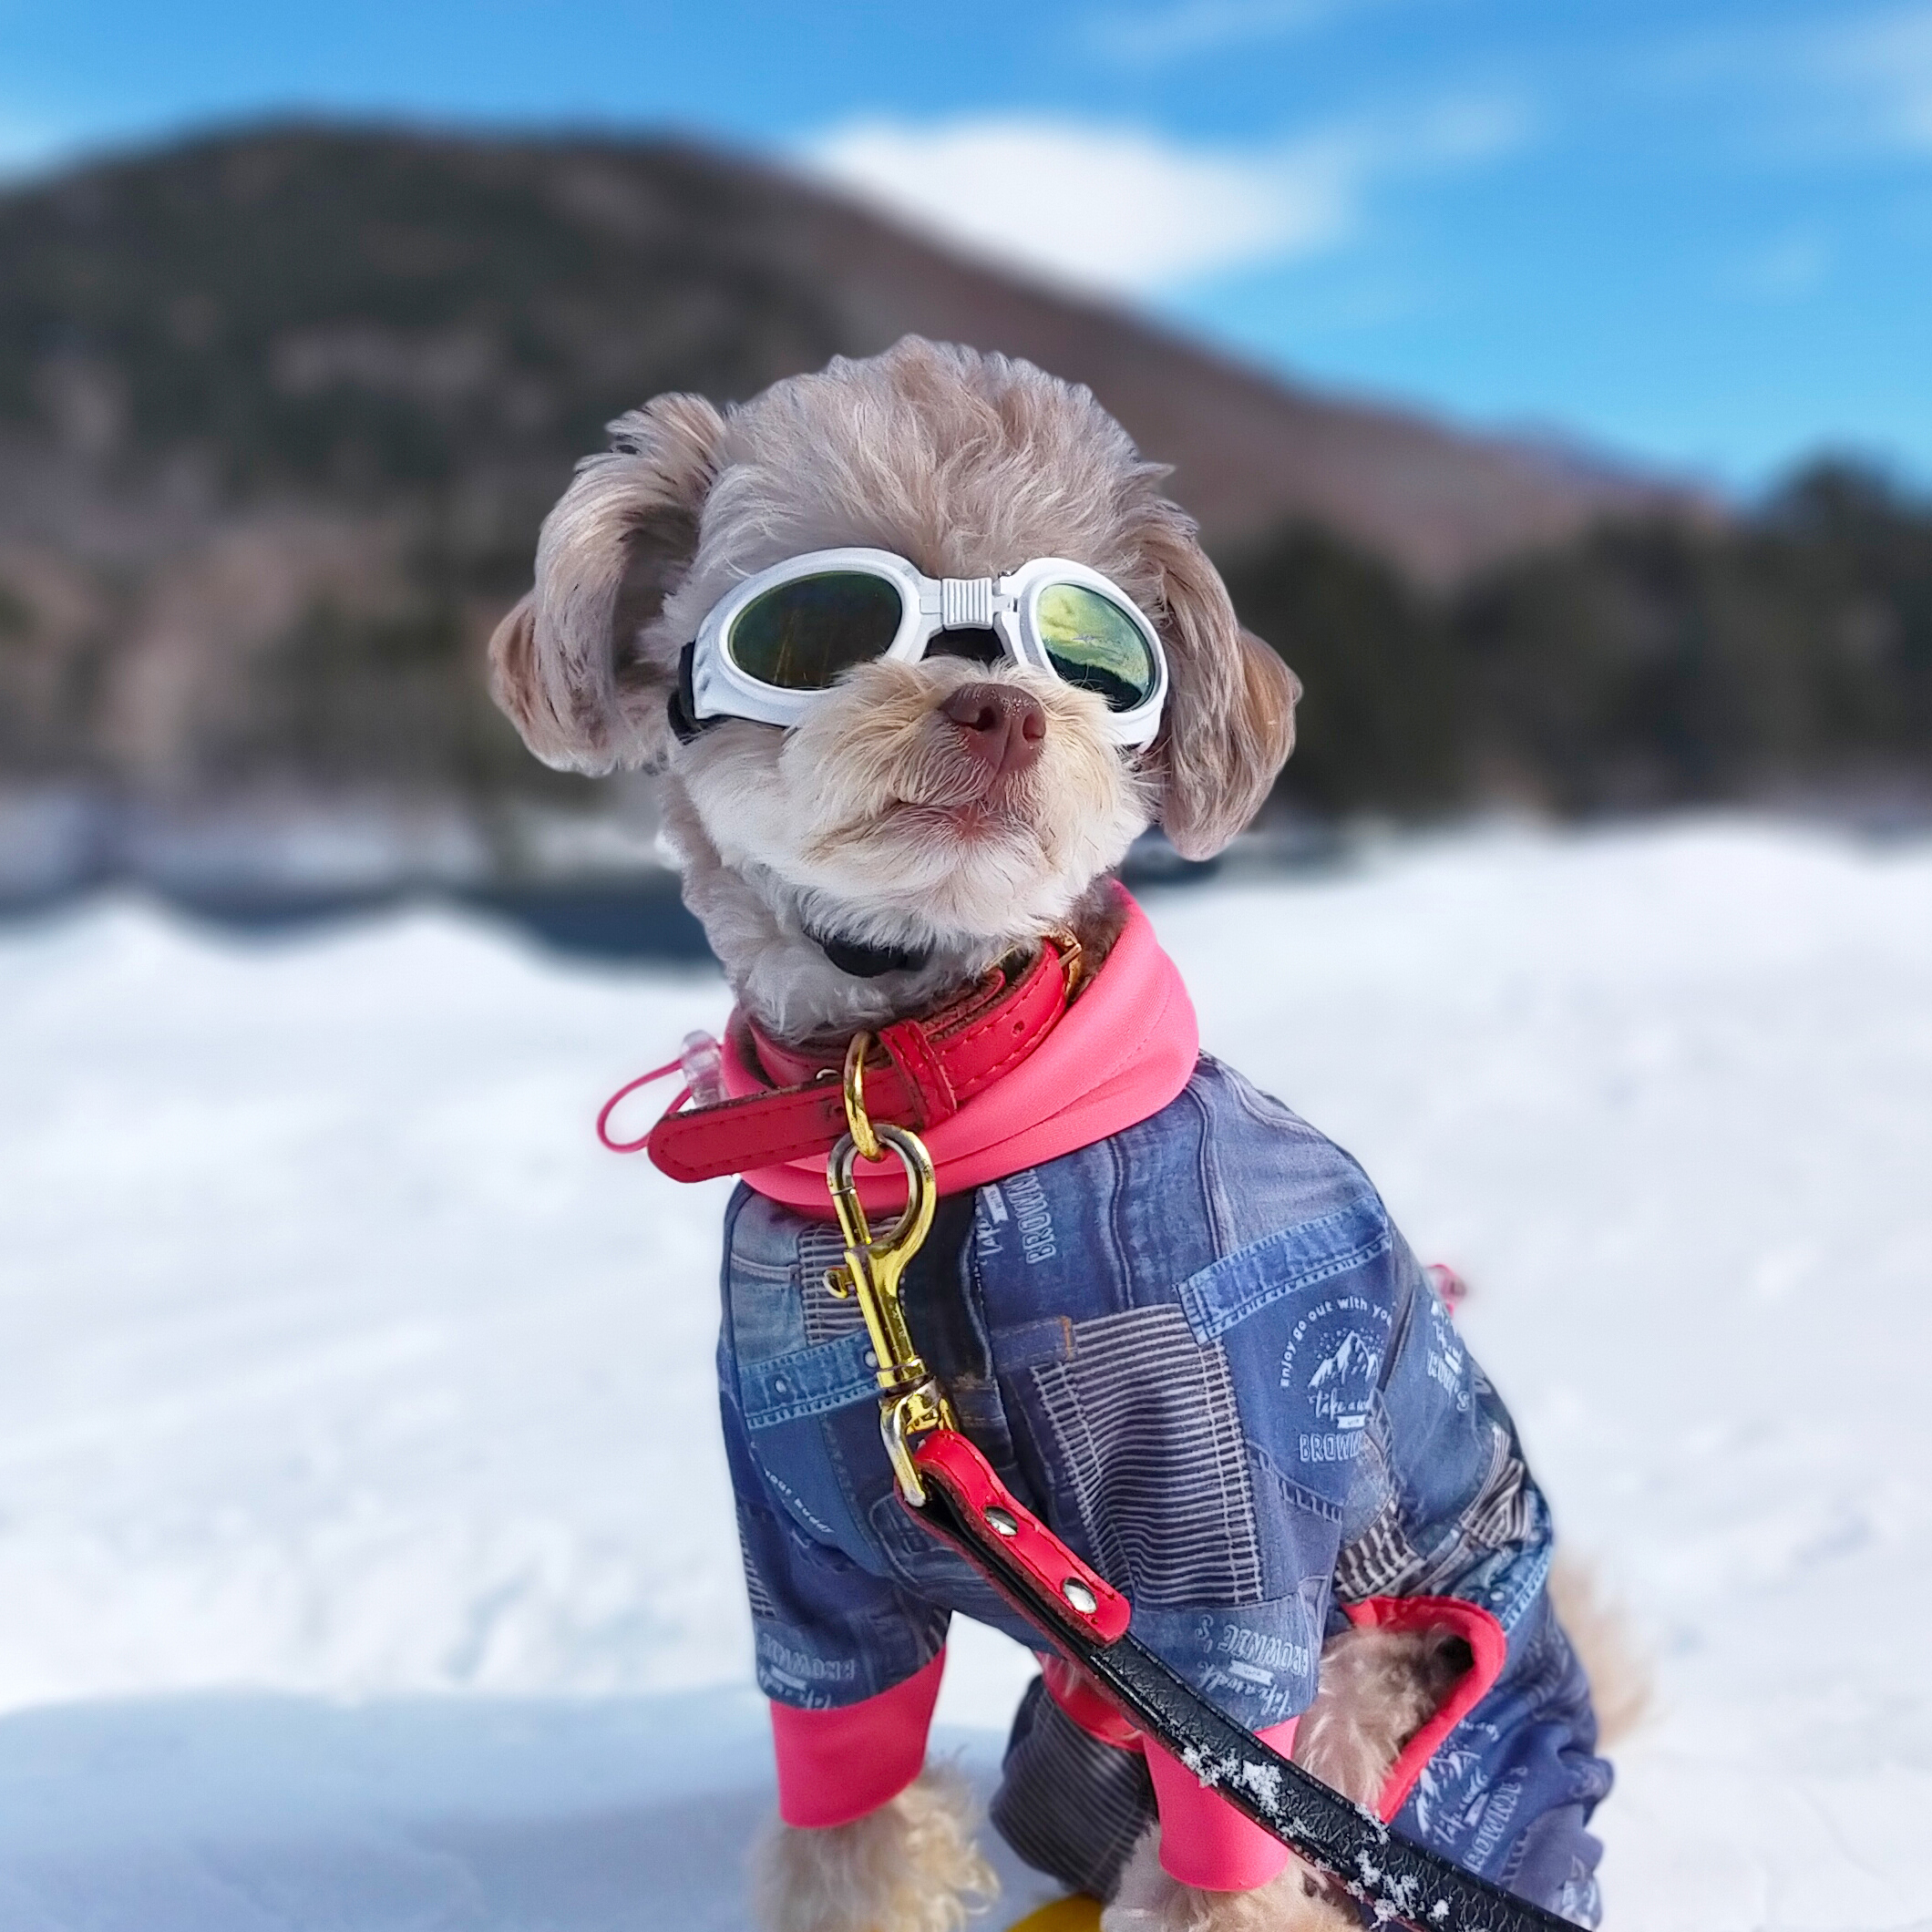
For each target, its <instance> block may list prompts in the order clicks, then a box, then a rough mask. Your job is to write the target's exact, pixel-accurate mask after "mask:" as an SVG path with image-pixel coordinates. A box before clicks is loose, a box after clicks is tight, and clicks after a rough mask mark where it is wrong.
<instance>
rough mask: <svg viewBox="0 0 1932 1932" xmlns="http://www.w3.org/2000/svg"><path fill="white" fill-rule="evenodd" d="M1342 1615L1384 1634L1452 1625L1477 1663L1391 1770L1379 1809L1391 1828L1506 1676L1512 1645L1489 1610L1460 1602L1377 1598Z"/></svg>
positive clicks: (1352, 1605) (1344, 1607)
mask: <svg viewBox="0 0 1932 1932" xmlns="http://www.w3.org/2000/svg"><path fill="white" fill-rule="evenodd" d="M1342 1610H1343V1612H1344V1614H1345V1615H1346V1616H1347V1618H1348V1619H1349V1621H1350V1622H1351V1623H1352V1624H1355V1625H1357V1626H1358V1627H1359V1626H1361V1625H1363V1624H1373V1625H1378V1626H1380V1627H1381V1628H1382V1629H1392V1630H1410V1629H1416V1628H1417V1627H1418V1626H1421V1627H1423V1628H1424V1629H1427V1628H1429V1627H1432V1626H1434V1627H1437V1628H1440V1627H1441V1626H1442V1625H1444V1624H1446V1625H1448V1627H1449V1628H1450V1629H1452V1630H1454V1632H1455V1634H1456V1635H1457V1636H1458V1637H1460V1638H1461V1639H1463V1640H1464V1642H1465V1643H1466V1644H1467V1645H1468V1646H1469V1654H1470V1655H1471V1657H1473V1658H1474V1659H1475V1662H1474V1664H1472V1665H1471V1667H1470V1668H1469V1669H1468V1670H1465V1671H1464V1673H1463V1675H1462V1677H1461V1678H1460V1679H1458V1680H1457V1682H1456V1686H1455V1689H1454V1690H1453V1691H1451V1692H1450V1693H1449V1695H1448V1696H1447V1697H1446V1698H1444V1700H1443V1701H1442V1703H1441V1705H1440V1706H1439V1707H1438V1708H1437V1710H1436V1713H1435V1715H1434V1717H1432V1718H1431V1719H1430V1720H1429V1721H1428V1722H1427V1723H1426V1724H1424V1725H1423V1728H1422V1729H1421V1730H1420V1731H1418V1732H1416V1733H1415V1735H1414V1736H1413V1738H1411V1739H1410V1740H1409V1742H1407V1743H1406V1744H1405V1745H1403V1752H1402V1755H1401V1756H1400V1757H1399V1758H1397V1759H1396V1761H1395V1762H1394V1763H1392V1765H1390V1767H1389V1775H1388V1777H1387V1778H1386V1779H1385V1780H1384V1781H1383V1783H1382V1796H1381V1798H1380V1799H1379V1800H1378V1801H1377V1802H1376V1806H1375V1808H1376V1810H1377V1811H1379V1812H1380V1813H1381V1814H1382V1822H1383V1824H1387V1823H1388V1822H1389V1820H1390V1819H1392V1818H1393V1817H1394V1815H1395V1814H1396V1813H1397V1812H1399V1811H1400V1810H1401V1809H1402V1808H1403V1804H1404V1803H1405V1802H1406V1801H1407V1799H1408V1796H1409V1793H1411V1792H1412V1791H1413V1790H1414V1789H1415V1781H1416V1780H1417V1779H1418V1778H1419V1777H1421V1776H1422V1774H1423V1766H1424V1765H1425V1764H1426V1763H1428V1762H1429V1760H1430V1759H1431V1758H1433V1757H1434V1755H1435V1753H1436V1752H1437V1751H1438V1749H1440V1748H1441V1746H1442V1744H1443V1743H1444V1741H1445V1740H1446V1739H1447V1738H1448V1735H1449V1733H1450V1732H1452V1731H1454V1729H1455V1727H1456V1726H1457V1725H1458V1724H1460V1723H1461V1722H1462V1721H1463V1720H1464V1718H1465V1717H1467V1716H1468V1715H1469V1713H1470V1712H1471V1711H1474V1710H1475V1707H1476V1706H1477V1704H1479V1703H1480V1702H1481V1701H1483V1699H1484V1698H1485V1697H1486V1696H1487V1695H1488V1694H1489V1691H1490V1687H1491V1686H1492V1685H1493V1684H1494V1683H1495V1680H1496V1679H1497V1678H1499V1677H1500V1676H1502V1674H1503V1666H1504V1664H1505V1663H1506V1662H1507V1661H1508V1659H1509V1639H1508V1638H1507V1637H1506V1636H1505V1635H1504V1634H1503V1626H1502V1625H1501V1624H1499V1623H1498V1622H1497V1621H1496V1620H1495V1618H1494V1617H1492V1616H1491V1615H1490V1614H1489V1612H1488V1611H1487V1610H1485V1609H1484V1608H1482V1607H1481V1605H1479V1604H1474V1603H1465V1602H1464V1600H1463V1599H1462V1598H1460V1597H1371V1598H1368V1599H1367V1600H1366V1601H1365V1602H1362V1603H1345V1604H1343V1605H1342Z"/></svg>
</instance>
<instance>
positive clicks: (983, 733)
mask: <svg viewBox="0 0 1932 1932" xmlns="http://www.w3.org/2000/svg"><path fill="white" fill-rule="evenodd" d="M940 711H941V712H942V713H944V714H945V715H946V716H947V717H949V718H951V720H952V722H953V724H955V725H956V726H957V727H958V728H959V734H960V737H961V742H962V743H963V744H964V745H965V747H966V749H967V750H968V751H969V752H971V754H972V755H973V756H974V757H975V758H976V759H978V760H979V762H980V763H981V765H983V766H985V767H986V769H987V772H988V774H989V775H990V776H992V777H999V776H1001V775H1002V773H1006V772H1023V771H1024V770H1025V769H1026V768H1027V767H1028V766H1030V765H1031V764H1032V763H1033V760H1034V759H1035V758H1037V757H1038V756H1039V755H1040V746H1041V745H1042V744H1043V742H1044V741H1045V738H1046V714H1045V712H1043V710H1041V708H1040V704H1039V701H1038V700H1037V699H1036V698H1033V697H1030V696H1029V695H1028V694H1026V693H1025V692H1023V691H1022V690H1021V689H1020V688H1019V687H1018V686H1017V685H1015V684H961V686H960V688H959V689H958V690H957V691H955V692H954V693H953V694H952V695H951V697H949V698H948V699H947V700H946V702H945V703H944V704H941V705H940Z"/></svg>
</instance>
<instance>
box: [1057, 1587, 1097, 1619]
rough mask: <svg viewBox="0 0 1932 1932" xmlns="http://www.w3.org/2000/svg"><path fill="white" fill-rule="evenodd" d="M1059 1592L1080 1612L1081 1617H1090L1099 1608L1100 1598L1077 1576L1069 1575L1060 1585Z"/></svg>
mask: <svg viewBox="0 0 1932 1932" xmlns="http://www.w3.org/2000/svg"><path fill="white" fill-rule="evenodd" d="M1060 1594H1061V1595H1062V1596H1063V1597H1064V1598H1066V1600H1067V1601H1068V1602H1069V1603H1070V1604H1072V1605H1073V1606H1074V1608H1075V1609H1076V1610H1078V1611H1079V1612H1080V1614H1081V1615H1082V1616H1083V1617H1091V1616H1092V1615H1093V1614H1094V1611H1095V1610H1097V1609H1098V1608H1100V1598H1097V1597H1096V1596H1094V1593H1093V1591H1092V1590H1090V1589H1089V1588H1087V1587H1086V1585H1085V1584H1084V1583H1083V1582H1081V1580H1080V1578H1079V1577H1068V1578H1067V1579H1066V1581H1065V1582H1064V1583H1063V1584H1062V1585H1061V1586H1060Z"/></svg>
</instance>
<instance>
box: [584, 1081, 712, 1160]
mask: <svg viewBox="0 0 1932 1932" xmlns="http://www.w3.org/2000/svg"><path fill="white" fill-rule="evenodd" d="M682 1065H683V1061H681V1060H667V1061H665V1063H664V1064H663V1066H654V1067H653V1068H652V1069H651V1071H650V1072H649V1073H648V1074H639V1075H638V1076H637V1078H636V1079H635V1080H627V1081H625V1082H624V1084H623V1085H622V1086H621V1087H619V1088H618V1090H617V1091H616V1093H614V1094H611V1097H610V1099H608V1100H607V1101H605V1102H604V1104H603V1105H602V1106H601V1108H600V1109H599V1110H598V1115H597V1137H598V1139H599V1140H601V1141H602V1142H603V1144H604V1146H607V1147H608V1148H610V1150H611V1153H612V1154H635V1153H636V1152H637V1151H638V1150H639V1148H641V1147H644V1146H649V1144H650V1140H651V1136H650V1135H649V1134H643V1135H640V1136H639V1137H638V1138H637V1139H635V1140H612V1139H611V1115H613V1114H614V1113H616V1111H617V1109H618V1106H619V1105H620V1103H622V1102H623V1101H626V1100H628V1099H629V1098H630V1097H631V1095H632V1094H634V1093H636V1092H637V1090H638V1088H639V1087H647V1086H649V1085H650V1084H651V1083H652V1082H653V1080H662V1079H663V1077H664V1075H665V1074H674V1073H676V1072H677V1071H678V1069H679V1068H680V1067H681V1066H682ZM690 1098H691V1089H690V1088H689V1087H686V1088H685V1089H684V1091H683V1093H682V1094H679V1095H678V1096H677V1098H676V1099H675V1100H673V1102H672V1103H671V1106H670V1111H671V1112H672V1113H673V1114H675V1113H676V1112H677V1110H678V1109H679V1108H680V1107H681V1106H683V1105H684V1103H685V1102H686V1101H687V1100H689V1099H690Z"/></svg>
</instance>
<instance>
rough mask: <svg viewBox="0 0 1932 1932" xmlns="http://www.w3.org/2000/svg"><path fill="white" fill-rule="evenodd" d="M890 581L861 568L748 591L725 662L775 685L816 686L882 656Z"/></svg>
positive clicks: (895, 609)
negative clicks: (748, 599) (729, 658)
mask: <svg viewBox="0 0 1932 1932" xmlns="http://www.w3.org/2000/svg"><path fill="white" fill-rule="evenodd" d="M900 614H901V607H900V604H899V591H898V588H897V586H895V585H894V584H892V583H890V582H889V581H887V580H886V579H885V578H883V577H873V576H870V575H868V573H867V572H865V571H863V570H828V571H827V572H826V573H825V574H824V575H822V576H818V577H797V578H794V579H793V580H792V581H791V582H790V583H781V584H778V585H777V586H776V587H775V588H774V589H772V590H769V591H766V593H765V594H764V595H763V596H762V597H755V598H754V599H753V600H752V601H751V602H749V603H748V604H746V605H745V608H744V609H743V610H742V611H739V612H738V614H737V616H736V617H735V619H734V620H733V621H732V626H731V633H730V635H729V636H728V637H727V639H726V640H725V644H726V648H727V649H728V650H729V651H730V653H731V656H732V661H733V663H735V664H736V665H737V667H738V668H739V670H741V671H743V672H744V673H745V674H746V675H747V676H750V677H755V678H756V679H757V680H758V682H759V683H763V684H776V686H777V687H778V688H779V689H780V690H781V691H823V690H825V689H827V686H829V685H830V684H832V683H835V682H836V681H837V680H838V674H839V673H840V672H842V671H849V670H850V669H851V668H852V666H853V665H854V664H863V663H868V662H869V661H870V660H871V659H873V658H876V657H883V656H884V655H885V653H886V650H887V648H888V647H889V645H890V643H891V642H892V640H893V639H894V638H895V637H896V636H897V635H898V634H899V617H900Z"/></svg>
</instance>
